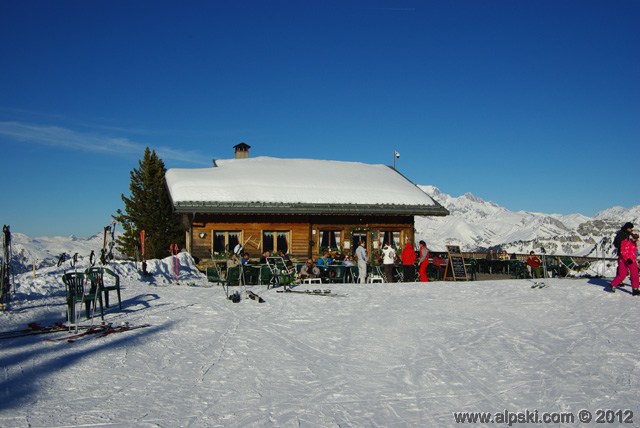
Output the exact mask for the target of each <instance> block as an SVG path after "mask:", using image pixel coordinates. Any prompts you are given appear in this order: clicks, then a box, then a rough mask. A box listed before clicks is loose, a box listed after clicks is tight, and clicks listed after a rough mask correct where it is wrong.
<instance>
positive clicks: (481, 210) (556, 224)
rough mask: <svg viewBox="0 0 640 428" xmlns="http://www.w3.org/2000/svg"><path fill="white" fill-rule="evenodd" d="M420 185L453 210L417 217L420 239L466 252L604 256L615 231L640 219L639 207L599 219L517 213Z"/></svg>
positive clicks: (612, 210)
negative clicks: (497, 249)
mask: <svg viewBox="0 0 640 428" xmlns="http://www.w3.org/2000/svg"><path fill="white" fill-rule="evenodd" d="M419 187H420V188H421V189H422V190H423V191H425V192H426V193H427V194H429V195H430V196H431V197H432V198H434V199H435V200H436V201H438V202H439V203H440V204H442V205H444V206H445V207H446V208H447V209H448V210H449V212H450V215H449V216H447V217H416V226H415V227H416V237H417V239H424V240H425V242H427V245H428V246H429V247H430V248H431V249H434V250H442V251H444V250H446V245H460V246H461V248H462V249H463V251H484V250H486V249H487V248H490V247H500V248H501V249H505V250H507V252H508V253H511V252H516V253H528V252H529V251H531V250H535V251H537V252H538V251H539V250H540V248H541V247H544V248H545V250H546V251H547V253H548V254H563V255H573V256H592V257H596V256H597V257H601V256H602V250H604V252H605V254H606V255H607V256H611V254H612V247H611V241H612V240H613V236H614V235H615V233H616V232H617V231H618V230H619V229H620V227H621V226H622V225H623V224H624V223H626V222H628V221H630V222H632V223H634V224H637V223H638V222H639V220H640V205H637V206H635V207H632V208H629V209H627V208H623V207H613V208H609V209H607V210H604V211H602V212H600V213H598V214H597V215H596V216H595V217H587V216H584V215H582V214H569V215H562V214H545V213H537V212H528V211H517V212H513V211H509V210H507V209H506V208H503V207H501V206H499V205H497V204H495V203H493V202H490V201H484V200H483V199H481V198H478V197H476V196H474V195H472V194H471V193H465V194H464V195H462V196H459V197H453V196H451V195H447V194H445V193H442V192H440V191H439V190H438V188H436V187H434V186H419ZM603 239H606V240H605V242H603ZM603 244H604V245H603ZM596 253H597V254H596Z"/></svg>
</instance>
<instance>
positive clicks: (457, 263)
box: [444, 245, 468, 281]
mask: <svg viewBox="0 0 640 428" xmlns="http://www.w3.org/2000/svg"><path fill="white" fill-rule="evenodd" d="M447 251H448V252H449V255H448V258H447V267H446V268H445V270H444V279H445V281H449V280H453V281H466V280H467V279H468V278H467V268H466V267H465V265H464V257H463V256H462V252H461V251H460V247H459V246H457V245H447Z"/></svg>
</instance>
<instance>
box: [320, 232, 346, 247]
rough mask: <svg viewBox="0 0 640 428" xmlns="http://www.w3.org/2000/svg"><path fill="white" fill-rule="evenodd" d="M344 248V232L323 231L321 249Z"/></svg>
mask: <svg viewBox="0 0 640 428" xmlns="http://www.w3.org/2000/svg"><path fill="white" fill-rule="evenodd" d="M340 246H342V232H341V231H340V230H321V231H320V248H333V249H335V248H338V247H340Z"/></svg>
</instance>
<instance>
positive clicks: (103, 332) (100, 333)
mask: <svg viewBox="0 0 640 428" xmlns="http://www.w3.org/2000/svg"><path fill="white" fill-rule="evenodd" d="M150 326H151V324H140V325H129V324H128V323H125V324H122V325H120V326H117V327H114V326H112V325H111V324H105V325H97V326H92V327H89V328H87V329H86V330H85V331H82V332H79V333H74V334H71V335H67V336H63V337H55V338H48V339H45V341H46V342H54V343H55V342H68V343H74V342H77V341H78V340H81V339H85V338H98V337H105V336H108V335H110V334H115V333H123V332H125V331H131V330H137V329H139V328H145V327H150Z"/></svg>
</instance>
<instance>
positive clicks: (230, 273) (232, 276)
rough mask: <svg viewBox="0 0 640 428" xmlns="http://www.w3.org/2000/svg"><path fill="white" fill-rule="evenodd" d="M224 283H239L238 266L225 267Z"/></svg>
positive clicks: (228, 284)
mask: <svg viewBox="0 0 640 428" xmlns="http://www.w3.org/2000/svg"><path fill="white" fill-rule="evenodd" d="M226 283H227V287H229V286H230V285H240V266H234V267H230V268H228V269H227V278H226Z"/></svg>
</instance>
